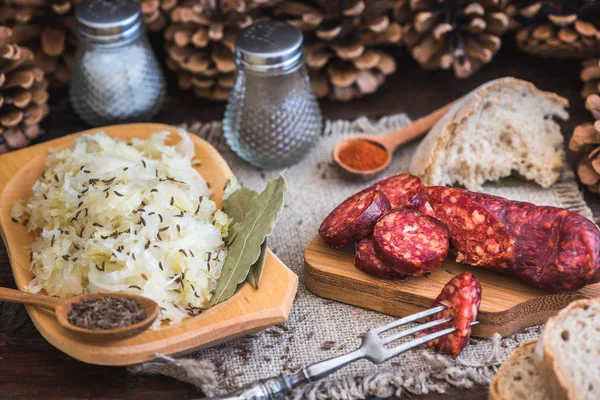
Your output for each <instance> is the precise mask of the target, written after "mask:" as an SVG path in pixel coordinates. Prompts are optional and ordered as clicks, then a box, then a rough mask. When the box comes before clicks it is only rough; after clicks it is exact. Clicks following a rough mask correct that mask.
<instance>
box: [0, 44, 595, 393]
mask: <svg viewBox="0 0 600 400" xmlns="http://www.w3.org/2000/svg"><path fill="white" fill-rule="evenodd" d="M507 41H508V42H510V39H507ZM400 54H401V55H400V57H401V58H400V59H399V62H398V64H399V67H398V71H397V72H396V74H394V75H393V76H391V77H389V78H388V82H386V84H385V86H384V87H383V88H382V89H381V90H380V91H379V92H378V93H376V94H374V95H371V96H367V97H365V98H363V99H360V100H357V101H354V102H351V103H346V104H344V103H331V102H327V101H324V102H322V104H321V106H322V109H323V113H324V116H325V117H326V118H329V119H352V118H355V117H357V116H359V115H366V116H368V117H378V116H382V115H388V114H393V113H398V112H405V113H407V114H408V115H409V116H410V117H412V118H417V117H419V116H422V115H425V114H427V113H428V112H429V111H431V110H433V109H436V108H438V107H440V106H442V105H443V104H446V103H448V102H450V101H452V100H454V99H455V98H457V97H459V96H461V95H463V94H465V93H467V92H469V91H470V90H471V89H473V88H475V87H476V86H478V85H479V84H481V83H483V82H486V81H488V80H490V79H494V78H498V77H502V76H515V77H518V78H522V79H526V80H529V81H531V82H533V83H535V84H536V85H537V86H538V87H539V88H541V89H544V90H551V91H555V92H557V93H559V94H561V95H563V96H565V97H567V98H568V99H569V100H570V102H571V110H570V112H571V120H570V121H568V122H566V123H564V124H563V132H564V134H565V136H567V137H568V136H570V134H571V132H572V131H573V128H574V127H575V125H577V124H578V123H581V122H583V121H586V120H590V118H591V117H590V116H589V115H588V112H587V111H586V110H585V108H584V106H583V100H582V99H581V97H580V96H579V91H580V89H581V84H580V82H579V78H578V77H579V71H580V63H579V62H577V61H557V60H542V59H537V58H532V57H529V56H526V55H522V54H520V53H519V52H518V51H517V50H516V49H515V47H514V46H513V45H512V44H511V43H507V44H506V45H505V47H504V48H503V49H502V51H501V53H500V54H499V55H498V56H497V57H496V59H494V61H493V62H492V64H491V65H488V66H487V67H485V68H484V69H483V70H482V71H480V72H479V73H477V74H475V76H473V77H472V78H470V79H468V80H458V79H456V78H454V77H453V75H452V74H451V73H449V72H431V71H423V70H421V69H419V68H418V67H417V65H416V64H415V62H414V61H412V59H410V57H409V56H407V55H406V54H402V53H401V52H400ZM170 86H171V88H170V90H169V94H168V99H167V101H166V104H165V105H164V107H163V109H162V111H161V112H160V113H159V115H158V116H157V118H156V120H157V121H158V122H164V123H171V124H178V123H181V122H186V121H192V120H200V121H210V120H216V119H221V118H222V113H223V104H211V103H208V102H205V101H202V100H199V99H196V98H195V97H193V96H192V95H190V94H189V93H187V92H182V91H180V90H178V89H176V88H175V84H174V82H173V80H172V78H170ZM51 108H52V112H51V114H50V115H49V116H48V118H47V119H46V120H45V121H44V124H43V127H44V128H45V130H46V131H47V133H46V135H45V136H44V137H43V138H42V139H41V140H48V139H52V138H55V137H58V136H61V135H64V134H68V133H73V132H77V131H80V130H83V129H85V128H86V126H85V124H83V123H82V122H81V121H80V120H79V119H78V118H77V117H76V116H75V115H74V114H73V112H72V110H71V107H70V106H69V101H68V97H67V94H66V91H64V90H63V91H58V92H55V93H52V98H51ZM574 161H575V158H574V155H573V154H569V162H570V163H571V164H574ZM586 199H587V201H588V203H589V204H590V206H591V207H592V210H593V211H594V215H595V216H596V217H598V216H600V200H598V197H597V196H596V195H593V194H591V193H586ZM0 285H1V286H8V287H14V282H13V279H12V275H11V272H10V267H9V263H8V257H7V254H6V249H5V248H4V246H3V245H1V244H0ZM14 311H15V310H14V308H13V307H10V308H9V307H7V306H6V305H2V304H0V398H3V399H4V398H9V399H26V398H33V397H34V396H35V397H40V398H44V399H50V398H57V399H58V398H73V399H81V398H94V399H105V398H106V399H108V398H123V399H144V400H146V399H148V398H150V399H152V400H159V399H188V398H194V397H198V396H199V393H198V392H197V391H196V390H195V388H194V387H193V386H191V385H188V384H185V383H182V382H178V381H176V380H173V379H170V378H166V377H162V376H136V375H132V374H130V373H128V372H127V371H126V370H125V369H124V368H108V367H98V366H92V365H87V364H83V363H81V362H78V361H75V360H73V359H71V358H69V357H68V356H66V355H64V354H63V353H61V352H60V351H58V350H56V349H54V348H53V347H52V346H51V345H49V344H48V343H47V342H46V341H45V340H44V339H43V338H42V337H41V336H40V335H39V333H37V331H36V330H35V328H34V327H33V325H32V323H31V322H30V321H29V319H28V317H27V314H26V313H25V311H24V309H23V308H18V309H17V310H16V313H15V312H14ZM413 397H415V396H413ZM419 398H421V399H427V400H434V399H442V398H444V399H447V398H461V399H462V400H475V399H486V398H487V387H484V386H478V387H474V388H472V389H470V390H451V391H450V392H449V393H447V394H446V395H440V394H429V395H424V396H420V397H419Z"/></svg>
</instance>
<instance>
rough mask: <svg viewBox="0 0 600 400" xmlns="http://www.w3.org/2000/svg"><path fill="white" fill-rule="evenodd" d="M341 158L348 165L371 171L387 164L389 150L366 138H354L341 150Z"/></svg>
mask: <svg viewBox="0 0 600 400" xmlns="http://www.w3.org/2000/svg"><path fill="white" fill-rule="evenodd" d="M339 159H340V161H341V162H342V163H343V164H344V165H345V166H347V167H350V168H352V169H355V170H359V171H369V170H372V169H375V168H377V167H380V166H382V165H383V164H385V162H386V160H387V151H386V150H385V149H384V148H383V147H381V146H379V145H377V144H375V143H372V142H369V141H366V140H353V141H351V142H350V143H349V144H348V145H347V146H345V147H344V148H343V149H342V150H341V151H340V154H339Z"/></svg>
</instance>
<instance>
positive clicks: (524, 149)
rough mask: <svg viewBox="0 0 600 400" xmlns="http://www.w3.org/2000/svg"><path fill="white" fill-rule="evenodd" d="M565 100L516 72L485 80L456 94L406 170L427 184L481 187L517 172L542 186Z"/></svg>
mask: <svg viewBox="0 0 600 400" xmlns="http://www.w3.org/2000/svg"><path fill="white" fill-rule="evenodd" d="M568 105H569V101H568V100H567V99H565V98H563V97H560V96H558V95H556V94H554V93H550V92H543V91H541V90H538V89H537V88H536V87H535V86H534V85H533V84H531V83H529V82H526V81H522V80H519V79H515V78H501V79H497V80H494V81H491V82H488V83H486V84H484V85H482V86H480V87H478V88H477V89H475V90H474V91H472V92H471V93H469V94H467V95H466V96H464V97H463V98H462V99H460V100H459V101H458V102H457V104H456V105H454V106H453V107H452V109H451V110H450V111H449V112H448V114H446V115H445V116H444V117H443V118H442V119H441V120H440V121H439V122H438V123H437V124H436V125H435V126H434V127H433V128H432V129H431V131H430V132H429V133H428V134H427V136H426V137H425V138H424V139H423V141H422V142H421V143H420V145H419V147H418V148H417V151H416V152H415V154H414V155H413V158H412V161H411V166H410V172H411V173H412V174H414V175H417V176H419V177H420V178H421V179H422V180H423V183H425V184H426V185H445V186H452V185H453V184H459V185H462V186H464V187H465V188H467V189H469V190H474V191H476V190H480V189H481V185H482V184H483V183H484V182H486V181H496V180H498V179H500V178H502V177H505V176H509V175H511V173H512V171H516V172H518V173H519V174H520V175H521V176H523V177H525V178H526V179H529V180H535V181H536V182H537V183H539V184H540V185H542V186H543V187H548V186H550V185H552V184H553V183H554V182H556V180H557V179H558V176H559V173H560V170H561V168H562V160H563V151H564V150H563V136H562V134H561V131H560V127H559V125H558V124H557V123H556V122H555V121H554V120H553V117H558V118H560V119H563V120H565V119H568V118H569V114H568V113H567V111H566V110H565V107H567V106H568Z"/></svg>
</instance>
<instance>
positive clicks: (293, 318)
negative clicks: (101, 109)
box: [130, 115, 592, 399]
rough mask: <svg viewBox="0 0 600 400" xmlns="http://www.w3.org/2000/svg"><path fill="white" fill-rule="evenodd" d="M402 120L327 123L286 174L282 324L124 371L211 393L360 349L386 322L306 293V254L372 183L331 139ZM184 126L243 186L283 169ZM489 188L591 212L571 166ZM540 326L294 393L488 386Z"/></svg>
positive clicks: (341, 375) (280, 243)
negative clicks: (341, 159)
mask: <svg viewBox="0 0 600 400" xmlns="http://www.w3.org/2000/svg"><path fill="white" fill-rule="evenodd" d="M408 123H409V120H408V118H407V117H406V116H404V115H395V116H390V117H386V118H383V119H381V120H379V121H376V122H373V121H369V120H367V119H366V118H360V119H358V120H356V121H353V122H350V121H330V122H327V123H326V128H325V130H324V134H323V137H322V138H321V141H320V143H319V144H318V145H317V146H316V148H314V149H313V150H312V152H311V153H310V154H309V155H308V156H307V157H306V158H305V159H304V160H303V161H301V162H300V163H299V164H297V165H295V166H293V167H291V168H289V169H288V170H287V171H286V172H285V177H286V178H287V181H288V184H289V189H288V193H287V194H286V197H285V202H286V204H285V208H284V210H283V212H282V214H281V217H280V219H279V222H278V223H277V227H276V228H275V231H274V232H273V234H272V236H271V238H270V239H269V245H270V247H271V248H272V250H273V251H274V252H275V253H276V254H277V255H278V256H279V258H280V259H281V260H282V261H283V262H285V264H286V265H287V266H288V267H290V268H291V269H292V270H293V271H294V272H295V273H296V274H298V276H299V277H300V282H299V287H298V294H297V297H296V300H295V303H294V306H293V310H292V313H291V315H290V317H289V320H288V321H287V322H286V323H284V324H283V325H280V326H277V327H272V328H269V329H267V330H266V331H264V332H261V333H258V334H255V335H252V336H249V337H244V338H241V339H237V340H233V341H230V342H227V343H224V344H221V345H219V346H216V347H213V348H211V349H206V350H202V351H199V352H197V353H195V354H192V355H190V356H188V357H187V358H185V359H177V360H175V359H172V358H170V357H163V356H159V357H160V359H159V361H156V362H150V363H146V364H143V365H139V366H135V367H132V368H131V369H130V370H131V371H133V372H135V373H159V374H165V375H169V376H172V377H174V378H176V379H180V380H183V381H187V382H190V383H193V384H195V385H196V386H198V387H199V388H200V389H202V390H203V392H204V393H205V394H206V395H207V396H211V395H214V394H219V393H223V392H224V391H228V390H231V389H233V388H235V387H236V386H238V385H242V384H245V383H248V382H251V381H254V380H256V379H259V378H266V377H270V376H273V375H277V374H280V373H282V372H295V371H297V370H298V369H299V368H300V367H302V366H304V365H307V364H310V363H313V362H316V361H320V360H323V359H326V358H330V357H333V356H335V355H339V354H341V353H343V352H345V351H349V350H352V349H354V348H355V347H357V346H358V345H360V339H359V335H360V334H361V333H363V332H365V331H366V330H368V329H370V328H372V327H375V326H378V325H380V324H383V323H386V322H388V321H390V320H392V318H391V317H389V316H387V315H384V314H380V313H378V312H374V311H369V310H365V309H361V308H357V307H354V306H350V305H346V304H342V303H338V302H335V301H331V300H326V299H323V298H320V297H317V296H315V295H313V294H311V293H310V292H309V291H308V290H307V289H306V287H305V286H304V279H303V265H304V259H303V252H304V248H305V247H306V246H307V245H308V244H309V242H310V241H311V239H312V238H313V237H314V235H315V234H316V232H317V229H318V227H319V224H320V223H321V221H322V220H323V218H324V217H325V216H326V215H327V214H328V213H329V212H330V211H331V210H332V209H333V208H334V207H335V206H336V205H337V204H338V203H340V202H341V201H342V200H343V199H345V198H346V197H347V196H348V195H349V194H351V193H352V192H355V191H357V190H358V189H360V188H363V187H365V186H366V185H367V184H368V183H365V182H362V183H361V182H350V181H348V180H346V179H344V177H343V176H341V175H340V173H339V172H338V170H337V169H336V168H335V166H334V165H332V164H331V150H332V148H333V145H334V144H335V143H336V142H337V141H338V140H340V139H341V138H343V137H345V136H351V135H356V134H364V133H367V134H378V133H385V132H389V131H391V130H394V129H398V128H400V127H402V126H404V125H406V124H408ZM186 127H187V129H188V130H190V131H192V132H194V133H197V134H199V135H200V136H202V137H203V138H205V139H207V140H208V141H210V142H211V143H212V144H213V145H215V146H216V147H217V149H218V150H219V151H220V152H221V154H222V155H223V157H224V158H225V159H226V160H227V162H228V163H229V165H230V167H231V169H232V170H233V171H234V173H235V175H236V176H237V177H238V179H239V180H240V182H242V183H243V184H244V185H245V186H248V187H250V188H252V189H255V190H262V189H263V188H264V186H265V184H266V182H267V181H268V180H269V179H273V178H275V177H276V176H277V174H278V173H279V171H271V172H263V171H260V170H258V169H255V168H252V167H250V166H248V165H247V164H245V163H243V162H242V161H240V160H239V159H238V158H236V157H235V155H234V154H232V153H231V152H230V151H229V149H228V147H227V145H226V144H225V143H224V141H223V139H222V134H221V125H220V123H211V124H204V125H202V124H199V123H195V124H191V125H188V126H186ZM415 146H416V144H415V143H413V144H410V145H407V146H405V147H403V148H402V149H401V150H399V151H398V152H397V153H396V155H395V158H394V161H393V164H392V166H391V167H390V169H389V170H388V171H387V174H388V175H391V174H395V173H399V172H402V171H406V170H407V169H408V165H409V162H410V157H411V155H412V154H413V152H414V150H415ZM486 191H488V192H490V193H493V194H498V195H502V196H504V197H507V198H510V199H515V200H523V201H530V202H533V203H536V204H543V205H551V206H557V207H564V208H568V209H572V210H575V211H578V212H580V213H582V214H583V215H585V216H586V217H590V218H591V217H592V213H591V211H590V209H589V208H588V207H587V206H586V204H585V202H584V200H583V198H582V196H581V193H580V192H579V190H578V187H577V184H576V182H575V179H574V175H573V173H572V171H570V170H567V169H565V171H564V172H563V174H562V178H561V180H560V181H559V182H558V183H556V184H555V185H554V186H553V187H552V188H550V189H542V188H541V187H539V186H537V185H536V184H533V183H527V182H522V181H517V180H508V181H507V182H506V183H505V184H503V185H494V186H490V187H487V188H486ZM484 296H485V294H484ZM540 330H541V327H533V328H529V329H526V330H524V331H522V332H519V333H517V334H514V335H512V336H510V337H507V338H503V339H500V337H499V335H497V337H496V338H495V339H493V340H482V339H472V340H471V342H470V345H469V346H467V347H466V348H465V350H464V351H463V352H462V354H461V356H460V357H459V358H458V359H457V360H456V361H452V360H451V359H449V358H446V357H443V356H440V355H438V354H435V353H433V352H432V351H430V350H428V349H420V350H413V351H410V352H407V353H405V354H402V355H401V356H399V357H397V358H396V359H394V360H391V361H388V362H386V363H384V364H381V365H378V366H376V365H373V364H371V363H370V362H368V361H366V360H364V361H359V362H357V363H355V364H352V365H350V366H347V367H346V368H344V369H342V370H341V371H339V372H338V373H336V374H334V375H332V376H331V377H329V378H328V379H325V380H323V381H322V382H318V383H316V384H311V385H308V386H307V387H305V388H303V389H301V390H298V391H297V392H296V395H297V397H299V398H300V397H304V398H309V399H326V398H334V399H353V398H356V399H364V398H365V397H368V396H377V397H390V396H397V397H401V396H402V395H403V394H405V392H406V391H408V392H410V393H413V394H422V393H427V392H429V391H439V392H442V391H444V389H445V388H447V387H448V385H453V386H457V387H463V388H468V387H470V386H472V385H473V384H475V383H483V384H485V383H488V382H489V381H490V379H491V378H493V376H494V374H495V372H496V370H497V367H498V366H499V364H500V363H501V362H502V361H503V360H504V359H505V358H506V357H508V355H509V354H510V353H511V352H512V350H513V349H514V348H515V347H516V346H517V345H519V344H521V343H524V342H527V341H530V340H533V339H535V338H537V337H538V336H539V334H540Z"/></svg>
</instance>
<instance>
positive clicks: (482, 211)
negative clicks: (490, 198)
mask: <svg viewBox="0 0 600 400" xmlns="http://www.w3.org/2000/svg"><path fill="white" fill-rule="evenodd" d="M426 193H427V198H428V201H429V203H430V204H431V206H432V207H433V210H434V211H435V215H436V218H437V219H438V220H440V221H441V222H443V223H444V224H445V225H446V227H447V228H448V231H449V232H450V241H451V242H452V245H453V246H454V247H455V248H456V250H457V253H458V255H457V257H456V261H457V262H464V263H466V264H470V265H475V266H482V267H490V268H495V269H507V268H509V267H511V266H512V265H513V264H514V255H513V250H514V238H513V237H511V235H510V234H509V232H508V231H507V230H506V227H505V225H504V224H503V222H502V221H501V220H499V219H498V218H497V217H496V216H495V215H494V214H492V213H491V212H490V211H488V210H487V209H486V208H485V207H484V206H482V205H481V204H479V203H478V202H476V201H475V200H474V199H472V198H471V197H470V195H469V193H470V192H467V191H466V190H462V189H454V188H447V187H442V186H432V187H428V188H426Z"/></svg>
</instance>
